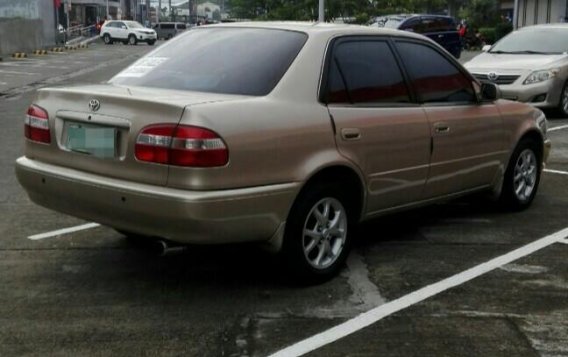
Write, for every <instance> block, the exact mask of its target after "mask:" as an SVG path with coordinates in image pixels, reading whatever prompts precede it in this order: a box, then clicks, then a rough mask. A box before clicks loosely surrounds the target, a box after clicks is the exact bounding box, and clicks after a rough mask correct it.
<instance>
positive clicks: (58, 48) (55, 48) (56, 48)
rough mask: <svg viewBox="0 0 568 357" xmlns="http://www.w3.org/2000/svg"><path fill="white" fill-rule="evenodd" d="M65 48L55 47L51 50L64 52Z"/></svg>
mask: <svg viewBox="0 0 568 357" xmlns="http://www.w3.org/2000/svg"><path fill="white" fill-rule="evenodd" d="M63 51H64V48H63V47H54V48H52V49H51V52H63Z"/></svg>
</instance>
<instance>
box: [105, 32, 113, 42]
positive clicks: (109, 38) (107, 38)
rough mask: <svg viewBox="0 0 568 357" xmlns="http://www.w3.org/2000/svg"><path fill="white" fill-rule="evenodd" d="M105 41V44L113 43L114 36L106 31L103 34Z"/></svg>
mask: <svg viewBox="0 0 568 357" xmlns="http://www.w3.org/2000/svg"><path fill="white" fill-rule="evenodd" d="M103 42H104V43H105V45H112V42H113V41H112V37H110V35H109V34H108V33H105V34H104V35H103Z"/></svg>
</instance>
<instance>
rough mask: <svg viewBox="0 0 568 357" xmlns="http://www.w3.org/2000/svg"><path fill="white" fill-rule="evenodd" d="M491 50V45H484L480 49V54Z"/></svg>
mask: <svg viewBox="0 0 568 357" xmlns="http://www.w3.org/2000/svg"><path fill="white" fill-rule="evenodd" d="M490 49H491V45H485V46H483V47H482V48H481V51H482V52H488V51H489V50H490Z"/></svg>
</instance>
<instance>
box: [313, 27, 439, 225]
mask: <svg viewBox="0 0 568 357" xmlns="http://www.w3.org/2000/svg"><path fill="white" fill-rule="evenodd" d="M331 48H332V49H331V51H330V53H328V58H327V65H326V66H327V75H326V82H325V85H324V88H325V92H324V97H325V99H324V101H325V102H326V103H328V108H329V113H330V115H331V118H332V120H333V122H334V124H335V128H336V143H337V147H338V149H339V151H340V152H341V154H342V155H344V156H345V157H347V158H348V159H350V160H351V161H353V162H354V163H355V164H357V165H358V166H359V167H360V168H361V170H362V171H363V172H364V175H365V180H366V183H367V193H368V201H367V203H368V206H367V212H368V213H369V214H372V213H374V212H377V211H380V210H384V209H387V208H390V207H393V206H399V205H403V204H406V203H409V202H412V201H414V200H417V199H419V198H420V196H421V193H422V189H423V186H424V183H425V180H426V176H427V173H428V162H429V158H430V129H429V125H428V120H427V118H426V115H425V113H424V111H423V109H422V108H421V107H420V106H419V105H417V104H413V103H412V97H411V94H410V92H409V89H408V87H407V84H406V82H405V80H404V78H403V75H402V72H401V68H400V67H399V65H398V63H397V60H396V58H395V56H394V54H393V51H392V48H391V45H390V44H389V40H388V39H386V38H382V37H363V38H361V37H345V38H342V39H338V40H336V41H335V42H334V44H333V46H332V47H331Z"/></svg>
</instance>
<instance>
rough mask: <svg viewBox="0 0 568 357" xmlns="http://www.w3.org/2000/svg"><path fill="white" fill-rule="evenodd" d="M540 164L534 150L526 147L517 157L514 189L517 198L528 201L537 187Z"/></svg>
mask: <svg viewBox="0 0 568 357" xmlns="http://www.w3.org/2000/svg"><path fill="white" fill-rule="evenodd" d="M537 170H538V165H537V162H536V156H535V154H534V151H532V150H530V149H525V150H523V151H522V152H521V154H520V155H519V157H518V158H517V162H516V164H515V171H514V175H513V189H514V192H515V195H516V196H517V199H518V200H519V201H521V202H524V201H527V200H528V199H529V198H530V197H531V194H532V192H533V190H534V189H535V186H536V180H537Z"/></svg>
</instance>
